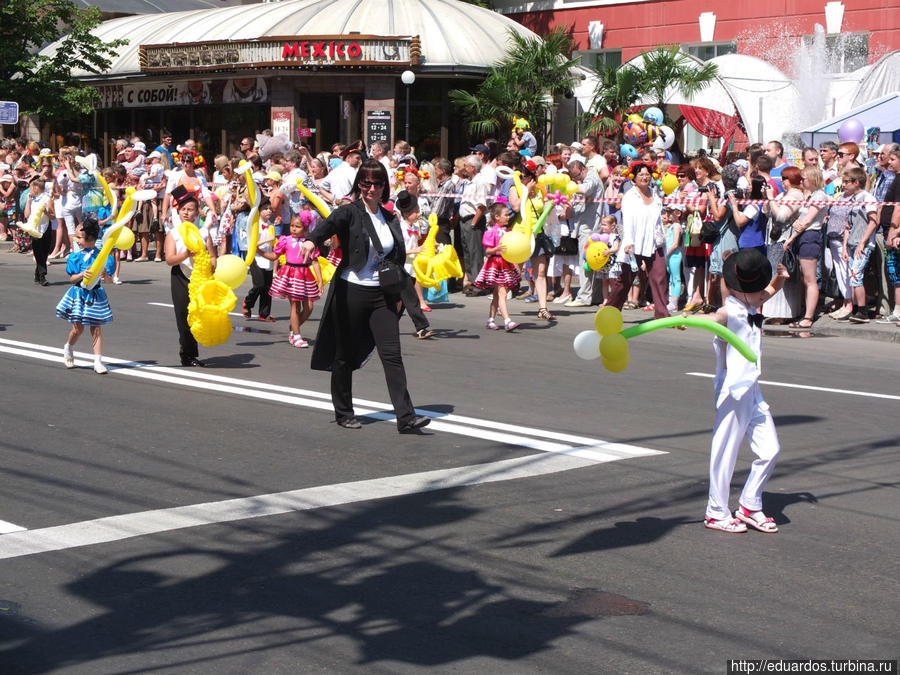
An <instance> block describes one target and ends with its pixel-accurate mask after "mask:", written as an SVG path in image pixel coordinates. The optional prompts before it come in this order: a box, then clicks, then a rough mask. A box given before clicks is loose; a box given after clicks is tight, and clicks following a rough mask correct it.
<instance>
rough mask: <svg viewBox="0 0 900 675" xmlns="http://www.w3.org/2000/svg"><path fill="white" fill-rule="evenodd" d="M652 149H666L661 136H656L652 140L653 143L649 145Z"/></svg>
mask: <svg viewBox="0 0 900 675" xmlns="http://www.w3.org/2000/svg"><path fill="white" fill-rule="evenodd" d="M651 147H652V148H653V149H654V150H665V149H666V141H665V140H664V139H663V137H662V136H657V137H656V140H655V141H653V145H652V146H651Z"/></svg>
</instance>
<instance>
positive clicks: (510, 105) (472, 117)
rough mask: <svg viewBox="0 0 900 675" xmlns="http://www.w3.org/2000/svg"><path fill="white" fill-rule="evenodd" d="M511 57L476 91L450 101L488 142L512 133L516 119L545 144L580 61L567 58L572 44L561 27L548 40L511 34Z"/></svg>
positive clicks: (461, 93)
mask: <svg viewBox="0 0 900 675" xmlns="http://www.w3.org/2000/svg"><path fill="white" fill-rule="evenodd" d="M507 38H508V40H509V42H510V47H509V49H508V50H507V54H506V57H505V58H504V59H503V60H502V61H500V63H498V64H497V65H495V66H494V67H492V68H491V70H490V71H489V73H488V76H487V77H486V78H485V79H484V81H483V82H482V83H481V84H480V85H479V86H478V88H477V89H476V90H475V91H474V92H469V91H465V90H462V89H454V90H453V91H451V92H450V99H451V101H453V103H454V104H456V105H457V106H458V107H459V108H460V110H461V112H462V114H463V116H464V117H465V118H466V120H467V121H468V123H469V131H470V133H472V134H473V135H474V136H476V137H479V138H484V137H485V136H487V135H491V134H496V133H498V132H499V131H500V130H501V129H509V128H511V126H512V120H513V118H514V117H524V118H525V119H527V120H528V121H529V123H530V124H531V131H532V133H533V134H534V135H535V137H537V139H538V143H539V144H541V145H543V142H544V139H545V137H546V134H547V121H548V119H549V117H550V111H551V110H552V108H553V100H554V98H555V97H557V96H560V95H563V94H564V93H565V92H566V91H570V90H571V88H572V86H573V84H574V82H575V76H574V74H573V72H572V68H573V67H574V66H575V65H577V64H578V59H577V58H576V59H570V58H568V54H570V53H571V52H572V48H573V41H572V38H571V36H570V35H569V30H568V29H566V28H565V27H562V26H558V27H557V28H554V29H553V30H552V31H550V33H548V34H547V35H545V36H544V37H543V38H531V37H525V36H522V35H520V34H519V33H517V32H516V31H514V30H512V29H509V30H508V31H507Z"/></svg>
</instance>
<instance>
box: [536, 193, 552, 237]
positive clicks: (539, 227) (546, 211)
mask: <svg viewBox="0 0 900 675" xmlns="http://www.w3.org/2000/svg"><path fill="white" fill-rule="evenodd" d="M552 208H553V202H551V201H548V202H547V203H546V204H544V211H543V213H541V217H540V218H538V220H537V222H536V223H535V224H534V228H532V230H531V231H532V232H534V233H535V234H540V233H541V230H543V229H544V223H545V222H546V221H547V216H549V215H550V211H551V209H552Z"/></svg>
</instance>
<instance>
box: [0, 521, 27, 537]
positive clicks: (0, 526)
mask: <svg viewBox="0 0 900 675" xmlns="http://www.w3.org/2000/svg"><path fill="white" fill-rule="evenodd" d="M10 532H25V528H24V527H20V526H19V525H15V524H14V523H7V522H6V521H5V520H0V534H9V533H10Z"/></svg>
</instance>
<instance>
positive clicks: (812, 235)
mask: <svg viewBox="0 0 900 675" xmlns="http://www.w3.org/2000/svg"><path fill="white" fill-rule="evenodd" d="M821 255H822V230H804V231H803V232H801V233H800V236H799V237H797V257H798V258H801V259H803V260H818V259H819V257H820V256H821Z"/></svg>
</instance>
